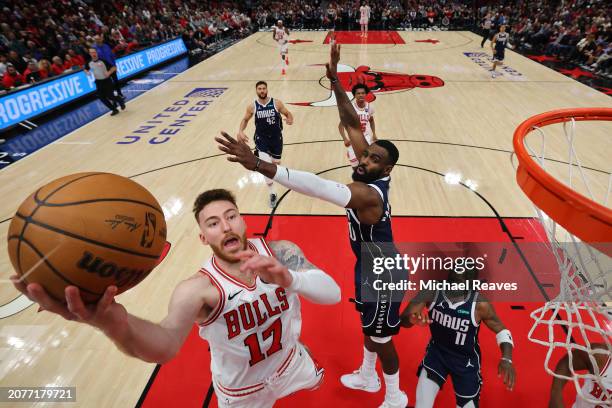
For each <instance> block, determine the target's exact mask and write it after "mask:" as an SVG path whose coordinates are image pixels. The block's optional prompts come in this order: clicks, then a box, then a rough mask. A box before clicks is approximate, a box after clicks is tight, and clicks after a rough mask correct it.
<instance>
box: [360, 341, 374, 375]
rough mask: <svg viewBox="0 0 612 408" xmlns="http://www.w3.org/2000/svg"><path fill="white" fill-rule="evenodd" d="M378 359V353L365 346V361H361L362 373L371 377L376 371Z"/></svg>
mask: <svg viewBox="0 0 612 408" xmlns="http://www.w3.org/2000/svg"><path fill="white" fill-rule="evenodd" d="M376 359H377V355H376V353H375V352H373V351H370V350H368V349H367V348H365V346H364V347H363V363H361V373H362V374H363V375H364V376H366V377H369V376H371V375H373V374H374V372H375V371H376Z"/></svg>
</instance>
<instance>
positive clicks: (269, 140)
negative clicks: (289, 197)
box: [238, 81, 293, 208]
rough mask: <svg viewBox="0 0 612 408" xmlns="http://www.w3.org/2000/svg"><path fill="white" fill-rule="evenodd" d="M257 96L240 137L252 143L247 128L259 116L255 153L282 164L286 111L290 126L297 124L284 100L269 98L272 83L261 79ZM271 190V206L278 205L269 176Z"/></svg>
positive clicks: (256, 89)
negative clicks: (246, 133) (269, 86)
mask: <svg viewBox="0 0 612 408" xmlns="http://www.w3.org/2000/svg"><path fill="white" fill-rule="evenodd" d="M255 91H256V92H257V98H256V99H255V100H254V101H253V103H251V104H249V105H248V106H247V109H246V113H245V114H244V117H243V118H242V121H241V122H240V129H239V130H238V140H241V141H243V142H245V143H246V142H248V140H249V138H248V137H247V135H245V134H244V130H245V129H246V127H247V124H248V123H249V120H250V119H251V117H253V116H255V138H254V139H255V154H256V155H257V157H259V158H260V159H262V160H263V161H266V162H268V163H275V164H280V161H281V155H282V154H283V119H282V117H281V114H283V115H284V116H285V118H286V120H287V124H288V125H292V124H293V115H292V114H291V112H289V110H287V108H286V107H285V104H283V103H282V102H281V101H280V100H278V99H274V98H268V84H267V83H266V82H264V81H259V82H257V83H256V84H255ZM266 184H267V185H268V188H269V189H270V207H271V208H274V207H275V206H276V198H277V195H276V191H274V184H273V183H272V180H270V179H269V178H266Z"/></svg>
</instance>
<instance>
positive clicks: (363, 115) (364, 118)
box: [353, 101, 374, 144]
mask: <svg viewBox="0 0 612 408" xmlns="http://www.w3.org/2000/svg"><path fill="white" fill-rule="evenodd" d="M353 108H355V112H357V116H359V122H360V123H361V131H362V132H363V135H364V136H365V138H366V140H367V141H368V144H372V126H371V125H370V118H372V117H374V106H372V105H371V104H370V103H369V102H366V103H365V106H364V107H363V109H362V108H360V107H359V106H357V102H356V101H353Z"/></svg>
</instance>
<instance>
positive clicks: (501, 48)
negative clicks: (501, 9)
mask: <svg viewBox="0 0 612 408" xmlns="http://www.w3.org/2000/svg"><path fill="white" fill-rule="evenodd" d="M509 38H510V35H509V34H508V33H507V32H506V26H505V25H501V26H499V33H497V34H495V36H494V37H493V40H491V48H492V49H493V68H491V71H492V72H491V77H493V78H495V77H496V76H497V74H496V72H495V68H497V66H498V65H502V64H503V63H504V57H505V54H506V45H508V39H509Z"/></svg>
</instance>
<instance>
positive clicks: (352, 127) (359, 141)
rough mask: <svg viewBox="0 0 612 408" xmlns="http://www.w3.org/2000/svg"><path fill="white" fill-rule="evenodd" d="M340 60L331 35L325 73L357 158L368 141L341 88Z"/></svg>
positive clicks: (338, 48) (337, 47) (337, 46)
mask: <svg viewBox="0 0 612 408" xmlns="http://www.w3.org/2000/svg"><path fill="white" fill-rule="evenodd" d="M339 61H340V45H339V44H336V42H335V39H334V38H333V37H332V41H331V51H330V58H329V63H327V64H326V65H325V66H326V75H327V78H328V79H329V81H330V83H331V86H332V90H333V91H334V95H335V96H336V103H337V105H338V113H339V114H340V122H342V123H343V124H344V126H345V127H346V131H347V133H348V135H349V139H350V141H351V145H352V146H353V150H354V151H355V156H356V157H357V158H359V157H361V155H362V154H363V151H364V150H365V149H367V147H368V142H367V140H366V138H365V136H364V135H363V132H362V131H361V122H360V121H359V116H357V112H355V109H354V108H353V105H352V104H351V101H350V100H349V98H348V96H347V95H346V91H345V90H344V89H343V88H342V85H341V84H340V81H339V80H338V62H339Z"/></svg>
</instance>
